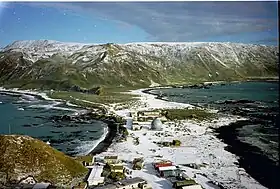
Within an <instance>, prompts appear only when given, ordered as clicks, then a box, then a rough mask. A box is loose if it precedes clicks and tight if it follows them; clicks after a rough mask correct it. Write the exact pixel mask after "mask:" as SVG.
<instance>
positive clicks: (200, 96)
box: [150, 82, 280, 188]
mask: <svg viewBox="0 0 280 189" xmlns="http://www.w3.org/2000/svg"><path fill="white" fill-rule="evenodd" d="M150 92H152V93H156V94H160V95H161V97H162V98H163V99H165V100H168V101H175V102H181V103H188V104H194V105H198V106H202V107H208V108H213V109H217V110H219V112H220V113H222V114H234V115H239V116H242V117H245V118H247V119H248V120H246V121H238V122H236V123H233V124H230V125H228V126H224V127H221V128H219V129H217V130H216V135H217V137H218V138H220V139H221V140H222V141H223V142H225V143H226V144H228V146H227V148H226V150H228V151H230V152H232V153H234V154H236V155H237V156H239V157H240V159H239V164H240V166H241V167H243V168H245V169H246V171H247V172H248V173H249V174H250V175H251V176H253V177H254V178H255V179H256V180H258V181H259V182H260V183H261V184H263V185H264V186H267V187H268V188H280V185H279V182H278V179H277V178H278V177H277V176H276V175H279V169H278V166H279V123H280V122H279V83H278V82H236V83H229V84H225V85H224V84H218V85H213V86H210V87H206V88H183V89H182V88H170V89H160V90H152V91H150Z"/></svg>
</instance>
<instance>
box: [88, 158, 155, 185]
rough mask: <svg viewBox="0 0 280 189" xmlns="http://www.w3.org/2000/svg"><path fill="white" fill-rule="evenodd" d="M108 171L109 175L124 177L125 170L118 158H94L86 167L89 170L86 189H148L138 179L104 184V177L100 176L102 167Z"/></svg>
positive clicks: (142, 181) (125, 179)
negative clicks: (118, 174)
mask: <svg viewBox="0 0 280 189" xmlns="http://www.w3.org/2000/svg"><path fill="white" fill-rule="evenodd" d="M105 166H107V167H109V169H110V173H121V174H124V175H125V172H126V169H125V167H124V165H123V164H122V162H121V161H120V160H119V159H118V156H105V157H94V158H93V162H92V165H89V166H87V167H88V168H89V169H90V173H89V176H88V177H87V188H97V189H98V188H99V189H103V188H107V189H111V188H122V189H132V188H134V189H137V188H138V189H149V188H151V187H150V185H149V184H148V183H147V181H145V180H144V179H142V178H140V177H135V178H129V179H127V178H124V179H122V180H120V181H118V182H113V183H110V184H105V179H106V178H105V177H103V176H102V173H103V169H104V167H105Z"/></svg>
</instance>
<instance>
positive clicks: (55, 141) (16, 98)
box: [0, 93, 107, 155]
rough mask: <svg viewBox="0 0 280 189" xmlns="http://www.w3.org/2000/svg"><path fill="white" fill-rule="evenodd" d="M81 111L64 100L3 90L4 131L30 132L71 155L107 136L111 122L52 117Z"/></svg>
mask: <svg viewBox="0 0 280 189" xmlns="http://www.w3.org/2000/svg"><path fill="white" fill-rule="evenodd" d="M77 111H82V110H81V109H78V108H75V107H74V108H73V107H69V106H67V105H65V104H64V103H62V102H54V101H48V100H43V99H41V98H38V97H36V96H31V95H24V94H9V95H8V94H5V93H0V121H1V126H0V134H22V135H29V136H32V137H35V138H38V139H41V140H43V141H45V142H50V145H51V146H53V147H55V148H56V149H58V150H60V151H62V152H65V153H67V154H69V155H77V154H86V153H87V152H89V151H91V149H92V148H93V147H95V146H96V145H97V144H98V143H99V142H100V140H101V138H102V137H103V136H104V135H106V130H107V125H106V124H105V123H103V122H101V121H97V120H92V121H90V122H86V123H84V122H83V123H76V122H71V123H63V122H54V121H53V120H52V119H51V118H52V116H56V115H69V114H73V113H75V112H77Z"/></svg>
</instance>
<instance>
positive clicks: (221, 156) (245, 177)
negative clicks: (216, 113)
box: [99, 88, 266, 189]
mask: <svg viewBox="0 0 280 189" xmlns="http://www.w3.org/2000/svg"><path fill="white" fill-rule="evenodd" d="M153 89H154V88H153ZM153 89H150V90H153ZM147 90H149V88H148V89H147V88H146V89H138V90H131V91H130V93H131V94H138V95H140V97H139V101H141V103H142V105H140V106H138V107H130V108H128V109H123V110H119V111H115V113H116V114H117V115H120V116H122V117H124V118H128V117H127V116H126V115H127V113H128V112H131V111H137V110H151V109H157V108H160V107H161V108H163V109H164V108H182V107H190V106H191V105H189V104H184V103H176V102H170V101H163V100H161V99H157V98H156V96H155V95H153V94H149V93H147V92H146V91H147ZM155 105H156V106H155ZM238 117H240V116H234V115H227V116H225V117H219V118H217V119H216V120H215V121H213V122H211V121H210V122H202V123H198V122H196V121H193V120H182V122H183V123H182V124H183V125H181V127H185V128H191V129H190V133H188V134H187V135H185V133H184V132H183V133H180V132H179V133H177V132H175V131H173V130H172V128H171V127H170V128H169V127H165V128H164V130H165V132H167V133H172V135H174V137H175V136H176V137H175V138H176V139H180V140H181V141H182V143H183V147H182V150H180V148H179V149H178V148H177V149H176V148H175V149H174V148H169V147H165V148H158V147H157V146H156V145H155V144H153V143H152V141H150V140H151V138H153V140H156V138H157V137H156V136H155V135H154V132H152V131H150V130H147V129H144V130H140V131H132V130H130V129H129V128H127V129H128V132H129V134H130V135H131V134H133V136H134V135H136V137H139V141H140V144H139V145H138V146H135V145H134V144H133V137H132V139H131V136H130V137H128V140H127V141H125V142H122V143H112V145H111V146H110V147H109V148H108V149H107V151H104V152H102V153H101V154H99V155H100V156H106V155H113V154H118V156H120V158H121V159H123V160H124V161H125V162H126V161H128V162H129V161H132V160H133V157H139V156H142V157H144V159H145V162H146V164H147V166H149V164H151V163H152V162H153V159H154V156H155V155H156V154H159V155H162V156H163V158H165V159H170V160H173V162H175V163H176V164H179V165H180V164H186V163H188V162H189V163H194V162H195V163H206V164H207V168H203V169H201V170H193V169H188V168H185V167H184V169H185V170H186V171H187V173H188V176H189V177H190V178H192V179H194V180H195V181H196V182H197V183H198V184H200V185H202V186H203V187H204V188H206V189H213V188H215V187H211V186H209V184H208V183H207V182H209V181H213V182H215V183H218V185H219V184H220V186H225V187H229V188H231V187H233V188H236V187H237V188H238V187H245V188H250V187H251V188H252V187H253V188H260V189H264V188H266V187H265V186H263V185H262V184H260V183H259V182H258V181H257V180H255V179H254V178H253V177H251V176H250V175H249V174H248V173H247V172H246V170H245V169H243V168H241V167H239V164H238V163H237V162H238V159H239V158H238V156H236V155H235V154H234V153H231V152H229V151H227V150H226V149H225V148H226V147H227V144H225V143H224V142H222V140H221V139H219V138H218V137H217V136H216V133H215V131H214V130H215V129H216V128H223V127H227V126H228V125H229V124H231V123H235V122H237V121H240V120H246V119H244V118H242V117H241V118H238ZM138 124H140V125H143V128H147V123H144V122H143V123H139V122H138ZM168 124H174V123H172V122H169V123H168ZM175 126H176V123H175ZM142 134H143V135H144V134H145V136H143V135H142ZM167 138H168V137H167ZM169 138H170V137H169ZM186 138H190V139H186ZM173 139H174V138H173ZM157 140H162V139H160V138H158V139H157ZM189 145H190V146H189ZM147 146H149V148H154V149H157V150H156V151H157V153H156V154H155V153H154V152H150V149H147ZM184 148H186V149H184ZM192 151H196V153H193V152H192ZM185 153H186V154H188V155H187V157H188V158H187V159H186V158H184V156H185V155H184V154H185ZM189 153H190V154H189ZM197 153H198V154H197ZM208 153H209V154H208ZM175 154H176V155H175ZM207 154H208V155H207ZM212 156H213V157H212ZM215 156H216V157H215ZM208 166H209V167H208ZM146 169H148V170H149V168H146ZM150 171H151V170H149V172H150ZM133 172H135V173H133V176H141V177H143V178H144V179H146V180H147V181H149V182H151V183H152V186H153V188H155V189H157V188H162V187H160V186H159V184H158V182H161V183H165V184H163V185H164V186H166V187H167V188H169V187H170V184H168V181H167V180H165V179H161V178H158V177H156V176H155V175H153V174H149V173H148V172H146V171H145V170H144V172H143V171H133ZM194 175H196V177H194ZM228 180H231V182H230V183H228Z"/></svg>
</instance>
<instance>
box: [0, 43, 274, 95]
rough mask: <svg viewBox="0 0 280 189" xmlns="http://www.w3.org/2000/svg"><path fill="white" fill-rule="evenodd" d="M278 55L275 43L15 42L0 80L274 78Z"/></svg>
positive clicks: (73, 84) (58, 84) (84, 83)
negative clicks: (273, 44) (120, 43)
mask: <svg viewBox="0 0 280 189" xmlns="http://www.w3.org/2000/svg"><path fill="white" fill-rule="evenodd" d="M278 54H279V51H278V49H277V47H273V46H264V45H249V44H238V43H132V44H122V45H118V44H103V45H83V44H71V43H61V42H57V41H48V40H39V41H16V42H14V43H12V44H11V45H8V46H7V47H5V48H4V49H3V50H2V51H1V52H0V65H1V66H0V85H4V86H6V87H20V88H40V89H60V90H73V89H79V90H81V91H83V90H88V89H91V88H94V87H97V86H113V87H116V86H138V87H147V86H149V85H151V84H155V83H158V84H161V85H164V84H180V83H188V82H203V81H217V80H239V79H246V78H249V77H250V78H252V77H275V76H278Z"/></svg>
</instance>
